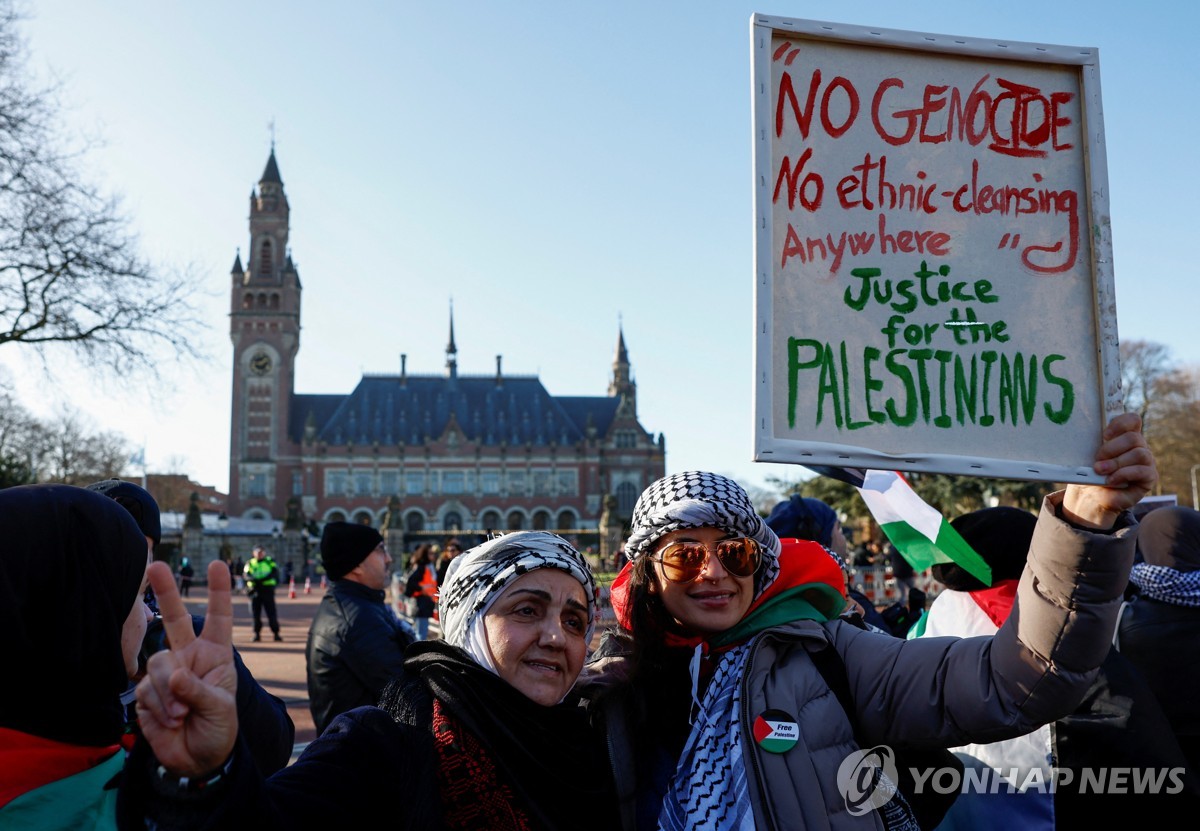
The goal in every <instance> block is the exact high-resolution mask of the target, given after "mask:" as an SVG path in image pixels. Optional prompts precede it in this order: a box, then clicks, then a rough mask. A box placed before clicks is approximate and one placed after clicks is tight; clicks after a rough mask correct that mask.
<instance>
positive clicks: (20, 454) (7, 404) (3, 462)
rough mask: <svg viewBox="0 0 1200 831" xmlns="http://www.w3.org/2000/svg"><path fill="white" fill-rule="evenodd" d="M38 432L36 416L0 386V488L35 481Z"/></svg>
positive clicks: (38, 426)
mask: <svg viewBox="0 0 1200 831" xmlns="http://www.w3.org/2000/svg"><path fill="white" fill-rule="evenodd" d="M40 433H41V426H40V425H39V424H38V423H37V420H36V419H35V418H33V416H31V415H30V414H29V412H28V411H27V410H26V409H25V408H24V407H22V406H21V405H20V404H18V403H17V400H16V399H15V398H14V397H13V395H12V393H11V392H9V391H8V390H5V389H0V488H8V487H12V486H13V485H25V484H29V483H32V482H33V481H35V478H34V476H35V475H34V463H35V459H36V457H37V453H38V447H39V441H40Z"/></svg>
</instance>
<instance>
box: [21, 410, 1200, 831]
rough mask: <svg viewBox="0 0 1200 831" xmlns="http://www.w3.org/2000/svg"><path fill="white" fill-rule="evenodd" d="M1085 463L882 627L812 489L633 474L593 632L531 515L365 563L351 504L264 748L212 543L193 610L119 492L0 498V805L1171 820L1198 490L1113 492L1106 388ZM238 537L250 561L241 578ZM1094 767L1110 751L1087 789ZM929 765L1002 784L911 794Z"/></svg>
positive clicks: (1125, 466)
mask: <svg viewBox="0 0 1200 831" xmlns="http://www.w3.org/2000/svg"><path fill="white" fill-rule="evenodd" d="M1094 469H1095V471H1096V472H1097V473H1098V474H1100V475H1101V476H1103V477H1105V484H1104V485H1080V484H1071V485H1068V486H1067V487H1066V488H1065V490H1063V491H1059V492H1055V493H1051V494H1048V495H1047V496H1046V498H1045V501H1044V503H1043V505H1042V507H1041V510H1040V511H1039V512H1038V514H1037V515H1036V516H1034V515H1033V514H1030V513H1026V512H1023V511H1018V510H1015V509H987V510H985V511H980V512H976V513H975V514H972V515H967V516H964V517H958V518H955V519H954V524H955V526H956V527H957V528H958V529H959V531H960V533H961V534H962V535H963V537H964V538H965V539H967V540H968V541H969V542H970V544H971V545H972V547H973V548H974V549H975V550H976V551H977V553H979V554H980V555H981V556H982V557H984V559H985V560H987V561H988V563H989V565H990V566H991V568H992V574H993V577H992V580H991V582H990V583H983V582H981V581H979V580H978V579H977V578H975V577H972V576H971V575H970V574H967V573H966V572H964V571H962V570H956V569H955V568H954V567H953V565H951V564H947V565H945V566H940V567H939V568H938V572H937V574H936V575H935V576H936V577H937V579H938V580H939V581H940V582H941V583H942V584H943V585H945V586H946V590H945V591H943V592H941V593H940V594H939V595H938V597H937V599H936V600H935V601H934V602H933V603H932V604H930V606H929V608H928V610H927V611H926V610H924V609H923V608H922V609H921V612H922V614H921V615H920V616H919V620H918V621H917V624H916V625H911V626H907V627H906V631H905V632H903V633H898V632H895V631H892V630H891V629H889V628H888V626H887V621H882V622H881V621H879V620H875V619H874V618H873V617H872V616H873V614H875V613H877V612H878V611H879V610H877V609H875V608H873V606H872V604H870V603H869V601H867V602H864V601H865V598H863V597H861V596H856V593H855V591H854V587H853V586H851V585H849V584H848V575H849V568H848V562H847V558H848V556H850V552H849V551H848V550H847V549H848V546H847V543H846V540H845V535H844V533H843V530H842V529H841V526H840V523H839V522H838V519H837V515H836V513H835V512H834V511H832V510H831V509H830V508H829V506H827V505H825V504H824V503H821V502H820V501H819V500H813V499H806V498H803V497H796V498H793V499H790V500H786V501H785V502H784V503H781V504H780V505H777V506H773V510H770V511H767V510H765V508H766V506H755V505H753V504H752V503H751V500H750V499H749V497H748V496H747V494H746V491H745V490H744V489H743V488H742V487H741V486H740V485H739V484H738V483H736V482H734V481H732V480H731V479H729V478H728V477H725V476H722V475H719V474H716V473H712V472H707V471H686V472H681V473H676V474H672V475H669V476H666V477H664V478H662V479H660V480H658V481H656V482H653V483H652V484H650V485H649V486H648V487H647V488H646V489H645V491H644V492H643V493H642V494H641V496H640V498H639V499H638V500H637V503H636V505H635V507H634V511H633V516H632V520H631V524H630V527H629V532H628V535H627V537H626V539H625V540H624V543H623V546H622V551H623V553H624V556H625V562H624V563H623V565H622V568H621V570H620V573H619V574H618V575H617V577H616V579H615V580H614V581H613V583H612V585H611V587H609V591H608V596H609V599H610V600H611V603H612V607H613V610H614V612H615V614H616V624H615V625H614V626H612V627H609V628H608V629H607V631H605V632H603V633H597V631H596V629H597V624H598V620H599V608H598V600H599V597H600V591H599V590H598V588H597V585H596V581H595V578H594V577H593V574H592V571H591V568H590V567H589V563H588V560H587V558H586V557H585V556H584V555H583V554H581V553H580V551H579V550H578V549H577V548H576V547H575V546H573V545H572V544H571V543H570V542H569V541H568V540H565V539H563V538H561V537H558V536H556V535H554V534H552V533H549V532H544V531H519V532H512V533H507V534H503V535H499V536H494V537H493V538H491V539H489V540H487V541H485V542H484V543H482V544H479V545H476V546H473V547H470V548H468V549H466V550H463V549H462V547H461V546H460V545H458V543H457V540H453V541H451V542H453V545H451V544H449V543H448V544H446V545H445V546H443V552H442V553H443V557H442V559H441V561H439V560H438V559H437V558H435V557H434V556H433V551H432V549H426V550H421V549H418V550H417V551H416V552H414V556H413V557H412V558H411V561H410V562H408V563H406V564H404V567H403V568H394V567H393V566H394V564H393V554H392V553H391V552H389V551H388V549H387V545H386V544H385V541H384V538H383V537H382V536H381V535H380V533H379V532H378V531H376V530H375V529H373V528H370V527H368V526H365V525H358V524H350V523H337V522H331V523H327V524H326V526H325V528H324V532H323V535H322V537H321V546H320V553H321V563H322V566H323V567H324V569H325V572H326V574H327V575H328V577H329V580H330V584H329V587H328V589H327V591H326V592H325V593H324V595H323V597H322V598H321V601H320V605H319V607H318V611H317V613H316V616H315V617H314V620H313V623H312V626H311V628H310V632H309V636H308V642H307V645H306V661H307V664H308V685H309V692H310V702H311V706H312V711H313V717H314V722H315V723H316V725H317V729H318V731H319V734H318V736H317V738H316V739H315V740H314V741H313V742H311V743H310V744H309V745H308V746H307V747H306V748H305V750H304V752H303V753H302V754H300V756H299V758H298V759H296V760H295V761H292V762H290V763H289V762H288V759H287V757H286V754H284V753H283V752H282V750H283V748H284V747H285V746H289V745H290V740H291V736H292V734H293V732H294V728H293V726H292V724H291V722H290V719H288V717H287V714H286V710H285V709H283V708H282V703H281V702H279V700H278V699H275V698H274V697H273V696H270V695H269V694H267V693H266V692H265V691H264V690H262V688H261V686H259V685H258V684H257V682H256V681H255V680H254V679H253V677H252V675H251V674H250V673H249V671H248V670H246V668H245V665H244V664H243V663H242V662H241V659H240V657H239V655H238V652H237V650H236V649H235V648H234V646H233V614H232V609H233V585H232V584H233V579H232V577H233V575H232V574H231V572H230V570H229V569H228V568H227V566H226V565H225V564H223V563H219V562H218V563H213V564H211V565H210V566H209V568H208V573H207V593H208V606H207V613H206V615H205V617H203V618H195V617H193V616H192V615H190V614H189V613H188V611H187V607H186V605H185V603H184V600H183V597H182V596H181V594H182V588H181V583H180V582H179V581H177V579H176V576H175V575H173V574H172V573H171V570H170V568H169V567H168V566H167V564H166V563H164V562H156V561H153V547H154V544H155V542H156V541H157V538H158V531H157V521H158V515H157V506H153V501H152V500H150V501H149V502H147V499H148V494H145V492H144V491H142V492H141V493H138V491H140V489H137V488H136V486H133V485H131V484H130V483H120V482H117V481H116V480H113V482H110V483H107V484H102V483H98V484H99V487H96V488H93V489H92V490H88V489H82V488H72V487H69V486H57V485H56V486H48V485H35V486H25V487H16V488H9V489H7V490H0V539H2V540H4V544H3V546H2V547H0V593H2V594H0V601H3V602H0V616H2V618H0V619H2V620H3V621H4V622H6V623H8V627H7V630H8V631H9V632H10V633H12V635H13V640H12V642H13V643H14V646H13V650H14V651H13V658H14V659H15V660H14V661H13V664H12V665H13V666H20V667H24V668H36V673H37V676H36V677H31V678H25V679H22V680H20V681H16V682H14V683H10V684H7V685H3V686H0V690H3V692H2V693H0V695H3V696H5V697H6V698H7V699H8V700H7V701H6V702H5V703H6V704H7V705H8V706H5V707H0V771H3V774H2V776H0V826H5V827H8V826H9V825H10V824H13V825H12V827H25V826H29V827H35V826H36V827H62V828H74V827H81V826H83V825H87V826H88V827H120V828H130V829H132V828H137V829H142V828H154V829H225V828H247V829H250V828H253V829H256V831H257V829H263V828H307V827H326V826H332V825H334V824H338V825H344V826H347V827H358V826H368V825H371V826H373V825H375V824H377V823H378V822H379V821H380V820H381V818H384V819H385V821H386V824H388V825H395V826H398V827H400V828H406V829H441V828H446V829H551V830H552V829H575V828H582V829H589V828H596V829H604V830H605V831H612V829H627V831H641V830H642V829H693V828H706V829H707V828H712V829H721V830H722V831H724V829H756V828H757V829H767V828H775V829H793V828H795V829H859V828H862V829H888V831H900V830H901V829H903V831H920V829H927V830H928V829H933V828H940V829H946V831H950V829H955V828H983V827H1001V826H1005V827H1021V828H1027V827H1034V828H1082V827H1089V828H1092V827H1109V826H1112V825H1124V824H1126V823H1132V822H1136V821H1144V818H1145V817H1148V816H1152V814H1150V813H1149V812H1150V811H1151V810H1153V808H1155V807H1166V808H1175V809H1182V810H1183V811H1184V812H1185V813H1184V814H1183V815H1185V816H1186V815H1187V814H1186V812H1187V811H1188V809H1190V808H1193V807H1194V806H1195V805H1196V804H1197V800H1200V783H1198V782H1197V779H1196V772H1197V768H1196V767H1195V766H1196V764H1197V747H1198V746H1200V716H1198V715H1197V713H1196V710H1195V707H1194V706H1193V704H1194V702H1195V701H1196V700H1197V692H1198V691H1200V660H1198V659H1197V653H1196V649H1195V647H1194V644H1195V643H1196V642H1197V641H1196V637H1195V635H1196V634H1197V627H1198V626H1200V513H1197V512H1195V511H1192V510H1191V509H1186V508H1170V509H1164V508H1160V509H1157V510H1155V511H1153V512H1151V513H1150V514H1148V515H1147V516H1146V517H1145V519H1144V520H1143V521H1142V522H1141V523H1140V524H1139V523H1138V521H1137V520H1136V519H1135V518H1134V514H1133V510H1132V509H1133V508H1134V506H1135V505H1137V504H1138V503H1139V501H1140V500H1141V499H1142V497H1143V496H1145V495H1146V494H1147V493H1148V491H1149V490H1150V488H1151V487H1152V486H1153V484H1154V482H1155V480H1156V478H1157V475H1156V470H1155V464H1154V459H1153V456H1152V455H1151V453H1150V451H1149V449H1148V447H1147V446H1146V443H1145V440H1144V438H1143V436H1142V434H1141V432H1140V420H1139V419H1138V418H1137V416H1135V415H1132V414H1125V415H1120V416H1117V417H1116V418H1114V419H1113V420H1112V421H1111V422H1110V423H1109V425H1108V426H1107V427H1106V428H1105V432H1104V434H1103V436H1102V437H1101V441H1100V445H1099V448H1098V450H1097V454H1096V460H1095V464H1094ZM265 559H269V558H268V557H265V556H262V557H260V556H259V554H258V553H257V552H256V554H255V560H257V561H259V564H258V565H256V566H255V567H254V569H253V574H251V571H252V570H251V563H254V562H255V560H252V561H250V563H248V564H247V565H246V574H245V577H246V579H247V580H248V581H249V584H251V585H253V586H254V587H255V589H254V590H255V592H256V593H257V592H261V591H262V589H263V588H265V587H267V583H268V581H270V579H271V569H270V567H269V566H267V565H264V564H263V561H264V560H265ZM394 575H397V579H394V580H393V576H394ZM275 579H276V580H278V577H277V576H276V578H275ZM389 583H391V586H392V588H393V593H394V598H393V599H394V600H395V601H396V602H399V601H400V598H399V597H398V596H396V595H397V594H398V590H399V588H400V587H401V586H402V587H403V589H402V592H403V602H404V604H405V605H404V607H403V611H404V612H405V614H404V615H403V616H400V615H397V614H396V610H395V609H394V608H393V607H392V606H391V605H390V604H389V603H388V601H387V588H388V586H389ZM96 586H105V587H109V591H107V592H97V591H95V587H96ZM271 588H273V586H271ZM268 594H269V593H268ZM155 604H156V605H155ZM410 604H411V605H410ZM258 605H259V606H260V607H261V609H262V611H263V612H264V613H265V614H266V615H267V618H268V620H267V626H269V627H270V628H271V629H272V630H273V631H276V632H277V628H276V626H277V624H275V622H274V615H273V613H272V608H271V607H270V606H268V604H267V603H266V602H260V603H259V604H258ZM405 618H411V619H412V621H413V623H412V624H411V625H410V624H409V623H408V621H407V620H406V619H405ZM435 619H436V620H437V622H438V625H439V628H438V634H437V636H433V635H431V634H430V631H429V628H428V627H429V622H430V621H432V620H435ZM422 620H425V621H426V622H425V623H424V624H422V623H421V621H422ZM881 623H882V625H881ZM262 628H263V624H262V622H261V621H258V622H256V624H255V633H256V638H257V636H258V634H259V633H260V632H261V629H262ZM594 635H598V636H599V646H598V647H597V648H596V649H594V650H593V649H592V644H593V643H594V642H595V641H594ZM130 705H131V706H130ZM30 759H37V760H38V762H37V764H31V763H29V760H30ZM1097 771H1100V772H1110V771H1112V772H1114V773H1112V776H1113V779H1111V780H1109V781H1108V785H1107V786H1101V787H1099V788H1098V789H1097V790H1095V791H1094V792H1093V791H1090V790H1089V789H1088V787H1087V785H1086V783H1087V782H1088V781H1089V776H1090V777H1092V779H1091V781H1092V782H1093V785H1094V784H1095V779H1094V777H1095V775H1097V774H1096V772H1097ZM1121 771H1124V773H1123V774H1121V773H1120V772H1121ZM945 772H950V773H951V774H953V775H954V776H957V777H959V780H958V781H960V782H962V783H966V782H968V781H970V778H971V777H976V779H979V778H980V777H982V778H984V779H986V775H987V773H988V772H998V773H1000V775H1002V776H1003V777H1004V778H1005V785H1004V786H1001V787H996V783H990V786H989V788H988V789H984V790H980V791H971V790H970V789H969V788H966V787H962V788H949V789H945V788H943V789H938V788H935V787H933V785H934V783H935V781H936V780H937V778H938V777H939V776H940V774H941V773H945ZM1118 775H1119V776H1121V777H1122V778H1121V783H1120V784H1119V785H1118V783H1117V779H1116V777H1117V776H1118ZM1047 777H1048V778H1049V779H1050V780H1051V782H1052V783H1053V784H1055V785H1057V787H1051V788H1049V789H1047V788H1044V787H1040V786H1039V783H1043V784H1044V783H1045V781H1046V778H1047ZM1135 781H1136V782H1137V783H1139V784H1138V785H1137V786H1136V787H1135V786H1134V783H1135ZM1081 783H1083V784H1082V785H1081ZM1151 786H1153V787H1151ZM14 823H15V824H14Z"/></svg>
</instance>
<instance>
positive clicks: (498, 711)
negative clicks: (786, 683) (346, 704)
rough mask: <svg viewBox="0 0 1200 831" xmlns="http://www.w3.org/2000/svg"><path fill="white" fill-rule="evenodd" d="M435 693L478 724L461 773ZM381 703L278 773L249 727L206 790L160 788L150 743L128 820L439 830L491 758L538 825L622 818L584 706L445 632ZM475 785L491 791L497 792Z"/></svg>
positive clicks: (416, 652) (126, 786) (468, 725)
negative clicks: (533, 685)
mask: <svg viewBox="0 0 1200 831" xmlns="http://www.w3.org/2000/svg"><path fill="white" fill-rule="evenodd" d="M435 697H436V699H437V701H438V702H439V705H438V706H439V707H440V708H441V709H442V712H443V713H446V714H448V715H449V716H450V718H451V719H452V727H453V729H454V730H455V731H457V735H463V734H469V737H470V738H471V740H472V742H473V743H475V744H476V745H477V746H478V747H479V748H481V751H482V752H480V753H479V754H478V755H476V756H473V757H472V758H471V759H470V760H467V761H468V762H469V764H461V765H459V766H458V767H457V768H456V769H455V770H456V771H457V773H456V772H454V771H451V772H450V773H447V771H448V770H450V765H448V764H447V763H446V756H447V755H450V756H452V755H453V754H454V752H455V750H456V748H454V747H451V748H449V750H446V751H443V754H442V755H440V754H439V751H438V749H437V747H436V744H435V738H434V734H433V724H434V721H433V709H434V703H433V702H434V698H435ZM381 704H382V705H383V706H382V707H359V708H357V709H354V710H352V711H350V712H349V713H345V714H343V715H341V716H339V717H338V718H336V719H335V720H334V721H333V723H332V724H331V725H330V726H329V728H328V729H327V730H325V731H324V732H323V733H322V734H321V735H320V736H319V737H318V738H317V739H316V740H315V741H313V742H312V743H311V744H309V745H308V747H307V748H306V749H305V751H304V753H303V754H302V755H301V756H300V758H299V759H298V760H296V762H294V763H293V764H292V765H290V766H289V767H287V768H284V769H283V770H281V771H279V772H278V773H276V774H274V775H273V776H271V777H269V778H267V779H264V778H263V777H262V776H261V775H260V774H259V773H258V770H257V769H256V767H255V766H254V764H253V762H252V761H251V758H250V755H249V753H248V751H247V749H246V746H245V743H244V741H243V740H242V739H241V738H240V737H239V739H238V741H237V744H236V745H235V748H234V754H233V758H232V760H231V763H230V766H229V772H228V774H227V775H226V776H225V777H224V778H223V779H221V780H220V781H219V782H218V783H217V784H216V785H215V786H214V787H212V788H211V789H209V790H208V791H207V792H201V793H199V794H196V795H180V794H178V793H174V792H172V791H170V789H167V788H163V787H161V786H160V785H159V784H158V783H157V780H156V779H155V774H154V770H155V767H156V765H157V763H156V762H155V760H154V759H153V756H152V755H151V752H150V750H149V747H148V745H147V744H146V743H145V742H142V743H140V744H139V745H138V746H137V747H136V748H135V749H134V753H133V756H132V757H131V760H130V763H129V764H128V765H127V768H126V769H127V773H128V775H127V779H126V781H125V782H124V783H123V785H122V788H121V799H120V803H119V817H120V819H121V824H122V827H123V828H138V829H140V828H144V827H146V826H145V825H144V824H143V818H144V817H147V818H150V820H151V821H152V822H154V823H155V824H156V825H155V827H156V828H157V829H158V831H195V829H205V831H216V829H221V831H224V829H247V831H251V829H252V830H253V831H267V829H298V828H329V829H351V828H374V827H377V826H379V825H380V821H381V819H382V822H383V827H387V828H396V829H402V830H403V831H418V830H419V831H426V830H427V829H428V830H429V831H432V829H440V828H445V827H447V825H446V823H445V819H446V817H445V812H444V806H445V805H446V796H445V794H446V793H447V792H453V793H455V794H456V797H455V802H454V805H453V806H452V807H453V809H454V810H456V811H457V813H458V815H459V816H460V817H461V816H462V814H463V805H462V801H463V800H464V799H466V800H470V799H471V798H472V797H471V794H472V792H473V791H472V784H473V783H472V781H471V779H472V777H471V772H472V771H477V770H480V769H486V770H491V771H494V772H495V777H494V778H495V779H496V780H497V781H498V783H499V786H500V789H501V790H506V792H507V793H509V794H512V799H511V802H512V804H513V805H514V806H515V807H516V809H517V813H518V814H521V815H523V816H524V817H525V818H526V819H527V820H528V822H527V824H526V826H525V827H528V828H530V829H531V830H532V831H557V829H563V828H571V829H580V830H581V831H588V830H592V829H594V831H614V829H616V828H617V820H616V815H615V808H614V806H615V798H614V796H613V791H612V785H611V778H610V777H609V775H608V763H607V760H606V758H605V753H604V745H603V741H602V739H601V737H600V736H599V735H598V734H596V733H595V732H593V731H592V730H590V728H588V727H587V718H586V715H585V714H584V712H583V711H582V710H581V709H580V708H577V707H572V706H568V705H559V706H557V707H541V706H540V705H537V704H534V703H533V702H532V701H530V700H529V699H528V698H525V697H524V695H522V694H521V693H520V692H518V691H517V690H516V689H514V688H513V687H511V686H509V685H508V684H507V683H506V682H504V681H502V680H501V679H500V678H499V677H497V676H496V675H494V674H492V673H491V672H489V671H488V670H485V669H483V668H482V667H480V666H479V665H478V664H476V663H474V662H473V661H472V660H471V659H470V658H469V657H467V656H466V654H465V653H464V652H462V651H461V650H458V649H455V648H454V647H452V646H448V645H447V644H445V643H444V642H442V641H425V642H422V643H419V644H416V645H415V646H414V647H413V648H412V650H411V651H410V653H409V659H408V660H407V661H406V663H405V680H404V681H402V682H397V683H396V684H392V685H390V686H389V687H388V689H387V690H386V691H385V693H384V695H383V698H382V701H381ZM454 761H455V760H454V759H453V758H452V759H451V763H453V762H454ZM474 793H475V794H476V795H477V796H478V797H479V798H480V800H481V801H482V800H483V799H484V798H486V797H490V796H494V795H493V794H491V793H490V792H489V793H485V794H480V793H478V789H477V788H476V789H475V791H474ZM464 794H465V796H464ZM468 807H469V806H468ZM457 827H460V828H461V827H467V826H466V825H464V824H462V823H461V822H460V824H459V825H458V826H457Z"/></svg>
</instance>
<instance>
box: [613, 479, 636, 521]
mask: <svg viewBox="0 0 1200 831" xmlns="http://www.w3.org/2000/svg"><path fill="white" fill-rule="evenodd" d="M637 498H638V489H637V488H636V487H634V486H633V485H632V484H631V483H629V482H622V483H621V484H619V485H617V513H619V514H620V515H621V516H633V506H634V505H635V504H636V503H637Z"/></svg>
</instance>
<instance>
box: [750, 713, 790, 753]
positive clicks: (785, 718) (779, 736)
mask: <svg viewBox="0 0 1200 831" xmlns="http://www.w3.org/2000/svg"><path fill="white" fill-rule="evenodd" d="M799 740H800V725H798V724H797V723H796V719H794V718H792V717H791V716H790V715H788V714H787V713H785V712H784V711H783V710H766V711H764V712H763V713H762V715H760V716H758V718H756V719H754V741H756V742H758V746H759V747H761V748H762V749H763V750H765V751H767V752H768V753H787V752H788V751H789V750H791V749H792V748H793V747H795V746H796V742H797V741H799Z"/></svg>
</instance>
